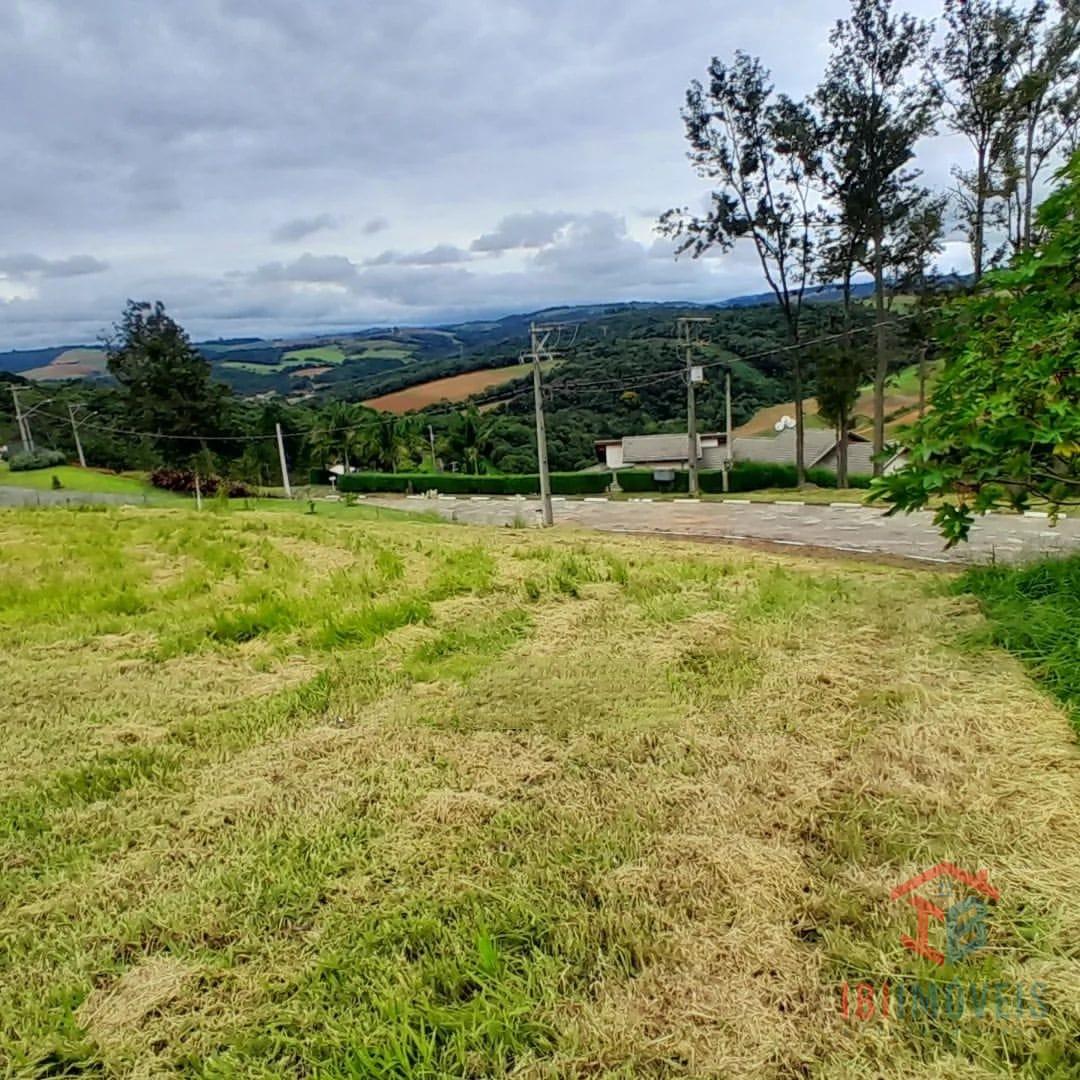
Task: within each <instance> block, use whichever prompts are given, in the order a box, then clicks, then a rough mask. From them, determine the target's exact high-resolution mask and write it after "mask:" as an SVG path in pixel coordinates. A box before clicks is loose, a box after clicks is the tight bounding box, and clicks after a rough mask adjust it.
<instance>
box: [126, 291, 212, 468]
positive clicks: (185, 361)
mask: <svg viewBox="0 0 1080 1080" xmlns="http://www.w3.org/2000/svg"><path fill="white" fill-rule="evenodd" d="M115 330H116V334H115V337H114V338H113V339H112V340H111V341H110V342H109V344H108V366H109V373H110V374H111V375H112V376H113V378H115V379H116V381H117V382H118V383H119V384H120V386H121V388H122V389H123V392H124V398H123V400H124V407H125V411H126V413H127V416H128V418H129V423H130V424H131V425H132V426H133V427H134V428H136V429H137V430H140V431H146V432H152V433H153V439H154V442H155V444H156V448H157V452H158V453H159V454H160V455H161V457H162V458H163V459H164V460H165V461H168V462H178V461H181V460H183V459H184V458H186V457H187V456H188V455H189V454H190V453H191V452H192V450H193V449H197V448H198V440H197V438H196V437H197V436H200V435H207V434H209V435H212V436H213V435H217V434H218V433H219V432H222V431H223V420H224V416H225V408H226V399H227V397H228V391H227V389H226V388H225V387H224V386H222V385H221V384H220V383H216V382H214V381H213V379H212V378H211V377H210V365H209V364H208V363H207V361H206V360H205V359H203V357H202V356H201V355H200V353H199V351H198V350H197V349H196V348H195V347H194V346H193V345H192V344H191V341H190V340H189V338H188V336H187V334H186V333H185V332H184V330H183V329H182V327H181V326H180V325H179V324H178V323H177V322H176V321H175V320H173V319H172V318H170V317H169V316H168V315H167V314H166V313H165V305H164V304H162V303H161V302H160V301H157V302H156V303H154V304H148V303H137V302H135V301H133V300H129V301H128V304H127V307H126V308H125V309H124V314H123V316H122V318H121V321H120V323H119V324H118V325H117V326H116V328H115ZM185 440H192V441H194V443H195V445H194V446H193V445H191V442H185Z"/></svg>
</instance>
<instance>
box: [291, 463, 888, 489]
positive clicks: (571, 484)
mask: <svg viewBox="0 0 1080 1080" xmlns="http://www.w3.org/2000/svg"><path fill="white" fill-rule="evenodd" d="M312 475H313V477H314V471H313V473H312ZM806 478H807V480H808V481H810V483H812V484H817V486H818V487H826V488H834V487H836V474H835V473H833V472H830V471H829V470H828V469H810V470H808V471H807V474H806ZM616 479H617V480H618V483H619V487H620V488H621V489H622V490H623V491H627V492H639V491H673V492H682V493H685V492H686V491H687V490H688V485H689V477H688V474H687V473H685V472H681V471H676V472H675V477H674V480H672V481H671V482H670V483H665V484H659V483H657V481H656V480H655V478H654V477H653V471H652V469H623V470H620V471H619V472H618V473H617V474H616ZM611 481H612V474H611V473H609V472H571V473H552V474H551V490H552V493H553V494H555V495H602V494H603V493H604V492H605V491H607V490H608V487H609V485H610V484H611ZM698 482H699V485H700V487H701V490H702V492H704V493H705V494H707V495H715V494H719V493H720V492H722V491H723V490H724V474H723V472H722V471H721V470H719V469H710V470H707V471H703V472H700V473H698ZM849 483H850V485H851V486H852V487H860V488H862V487H869V486H870V477H868V476H852V477H850V478H849ZM795 486H796V481H795V466H794V465H775V464H772V463H769V462H758V461H737V462H736V463H735V467H734V468H733V469H732V470H731V483H730V490H731V491H732V492H739V491H760V490H761V489H762V488H793V487H795ZM337 489H338V491H340V492H343V493H348V492H352V493H354V494H359V493H365V494H371V493H375V492H393V493H398V494H402V493H406V492H412V493H415V494H417V495H419V494H422V493H423V492H425V491H431V490H432V489H434V490H435V491H438V492H441V493H442V494H444V495H470V494H471V495H536V494H538V493H539V491H540V478H539V477H538V476H537V475H536V474H535V473H527V474H519V475H514V476H486V475H481V476H473V475H470V474H469V473H380V472H355V473H347V474H346V475H344V476H341V477H339V478H338V481H337Z"/></svg>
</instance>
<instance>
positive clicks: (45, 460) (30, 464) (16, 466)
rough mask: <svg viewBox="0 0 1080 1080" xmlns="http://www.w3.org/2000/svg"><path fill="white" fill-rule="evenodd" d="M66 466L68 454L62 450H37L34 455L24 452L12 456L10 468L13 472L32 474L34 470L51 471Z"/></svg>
mask: <svg viewBox="0 0 1080 1080" xmlns="http://www.w3.org/2000/svg"><path fill="white" fill-rule="evenodd" d="M66 464H67V454H65V453H63V452H62V451H60V450H35V451H33V453H30V452H28V451H23V452H22V453H21V454H12V455H11V458H10V460H9V461H8V468H9V469H10V470H11V471H12V472H30V471H31V470H33V469H51V468H54V467H55V466H57V465H66Z"/></svg>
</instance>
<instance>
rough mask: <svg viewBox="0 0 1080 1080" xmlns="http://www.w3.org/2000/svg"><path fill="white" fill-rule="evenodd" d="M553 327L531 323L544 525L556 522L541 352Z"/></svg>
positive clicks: (531, 352) (537, 455)
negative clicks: (550, 472)
mask: <svg viewBox="0 0 1080 1080" xmlns="http://www.w3.org/2000/svg"><path fill="white" fill-rule="evenodd" d="M552 330H553V327H550V326H537V325H536V324H535V323H530V324H529V351H530V354H531V356H532V366H533V404H534V405H535V406H536V459H537V463H538V465H539V467H540V516H541V521H542V524H543V527H544V528H545V529H547V528H550V527H551V526H552V525H554V524H555V517H554V515H553V514H552V511H551V477H550V475H549V474H548V456H547V431H546V429H545V427H544V398H543V391H542V389H541V386H540V354H541V353H542V352H544V351H545V348H546V346H547V343H548V339H549V338H550V337H551V333H552Z"/></svg>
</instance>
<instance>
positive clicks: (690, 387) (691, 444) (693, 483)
mask: <svg viewBox="0 0 1080 1080" xmlns="http://www.w3.org/2000/svg"><path fill="white" fill-rule="evenodd" d="M708 321H709V320H708V319H707V318H704V317H701V316H697V317H693V316H683V317H681V318H679V319H678V320H676V333H677V336H678V340H679V343H680V344H681V345H682V346H683V347H684V348H685V349H686V440H687V450H686V465H687V468H688V469H689V472H690V482H689V484H688V487H689V490H690V494H691V495H697V494H698V437H697V401H696V400H695V397H694V384H695V383H699V382H701V381H702V370H701V368H700V367H699V368H695V367H694V366H693V364H692V362H691V361H692V355H691V354H692V351H693V350H692V349H691V342H692V340H693V334H694V323H703V322H708Z"/></svg>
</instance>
